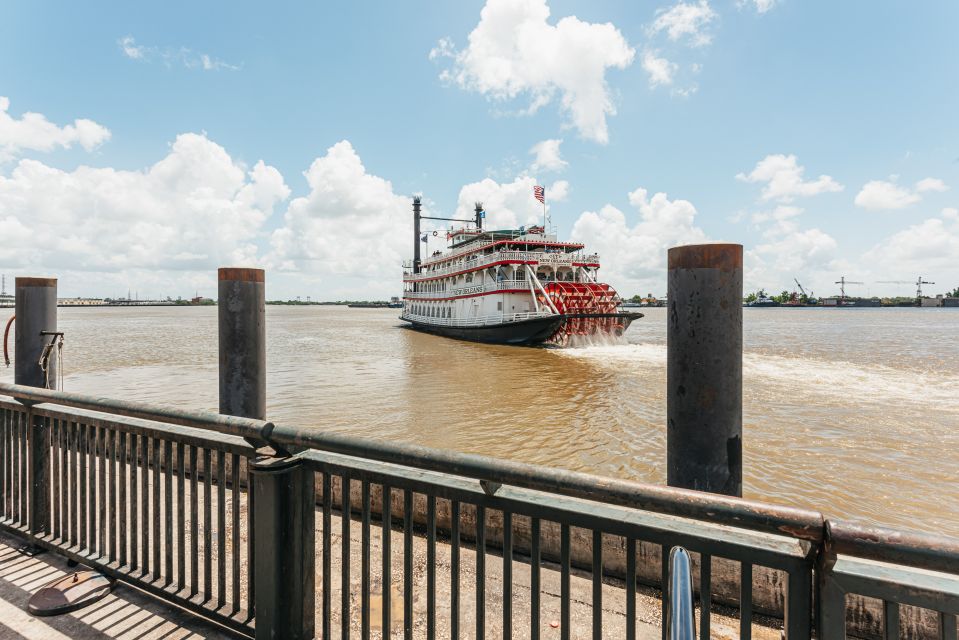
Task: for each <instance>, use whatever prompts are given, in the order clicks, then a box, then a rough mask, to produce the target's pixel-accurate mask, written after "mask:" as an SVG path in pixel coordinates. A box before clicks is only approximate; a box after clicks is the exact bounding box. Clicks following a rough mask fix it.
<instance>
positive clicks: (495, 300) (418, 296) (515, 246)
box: [400, 198, 643, 346]
mask: <svg viewBox="0 0 959 640" xmlns="http://www.w3.org/2000/svg"><path fill="white" fill-rule="evenodd" d="M420 207H421V202H420V198H414V200H413V235H414V240H413V260H412V261H411V262H408V263H405V264H404V265H403V267H404V271H403V289H404V291H403V312H402V315H401V316H400V319H401V320H404V321H406V322H409V323H410V325H411V326H412V328H414V329H417V330H420V331H427V332H430V333H435V334H439V335H443V336H448V337H452V338H460V339H464V340H474V341H477V342H489V343H498V344H516V345H535V344H543V343H548V344H554V345H559V346H565V345H567V344H569V342H570V341H572V340H575V339H576V338H577V337H578V336H588V337H595V336H619V335H622V333H623V332H624V331H626V329H627V328H628V327H629V325H630V323H631V322H632V321H633V320H636V319H638V318H641V317H642V316H643V314H641V313H637V312H629V311H624V310H623V309H622V306H621V305H622V301H621V300H620V298H619V295H618V294H617V293H616V291H615V290H613V288H612V287H611V286H609V285H608V284H604V283H601V282H599V280H598V278H597V272H598V270H599V266H600V265H599V256H598V255H596V254H589V253H586V252H585V251H584V246H583V245H582V244H579V243H575V242H560V241H558V240H557V238H556V236H555V235H551V234H548V233H547V232H546V228H545V225H544V226H531V227H523V228H520V229H513V230H511V229H504V230H496V231H493V230H485V229H483V220H484V218H485V212H484V211H483V206H482V203H476V208H475V213H476V218H475V220H469V221H465V220H459V219H453V218H435V217H429V216H424V215H422V213H421V208H420ZM423 219H428V220H449V221H453V222H459V223H465V224H464V225H463V226H461V227H459V228H456V227H454V228H451V229H450V230H449V231H447V232H444V233H445V235H446V239H447V241H448V247H447V249H446V250H445V251H436V252H434V253H433V254H432V255H431V256H429V257H428V258H427V259H425V260H421V257H420V247H421V245H422V244H423V242H424V240H425V239H426V237H428V236H425V235H421V230H420V225H421V220H423ZM432 233H433V235H434V236H436V235H438V234H439V233H440V232H438V231H434V232H432Z"/></svg>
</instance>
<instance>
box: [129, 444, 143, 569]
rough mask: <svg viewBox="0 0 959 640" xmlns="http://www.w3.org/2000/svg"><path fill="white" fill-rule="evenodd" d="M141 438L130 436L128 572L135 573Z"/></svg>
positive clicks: (137, 557) (137, 559) (138, 529)
mask: <svg viewBox="0 0 959 640" xmlns="http://www.w3.org/2000/svg"><path fill="white" fill-rule="evenodd" d="M142 440H143V436H139V435H137V434H135V433H131V434H130V571H136V569H137V565H138V564H139V557H140V554H139V550H138V549H137V534H138V533H139V531H140V526H139V523H138V522H137V520H138V518H137V516H138V515H139V511H140V506H139V505H140V500H138V499H137V495H138V494H137V481H138V479H139V477H140V442H142Z"/></svg>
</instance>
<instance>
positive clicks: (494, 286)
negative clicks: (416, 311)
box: [403, 280, 529, 300]
mask: <svg viewBox="0 0 959 640" xmlns="http://www.w3.org/2000/svg"><path fill="white" fill-rule="evenodd" d="M509 289H523V290H524V291H527V292H528V291H529V281H527V280H499V281H497V282H490V283H487V284H477V285H468V286H464V287H456V288H455V289H445V290H443V291H407V292H406V293H404V294H403V297H404V298H406V299H407V300H414V299H422V298H440V299H442V298H451V297H455V296H462V295H469V294H473V293H488V292H490V291H503V290H509Z"/></svg>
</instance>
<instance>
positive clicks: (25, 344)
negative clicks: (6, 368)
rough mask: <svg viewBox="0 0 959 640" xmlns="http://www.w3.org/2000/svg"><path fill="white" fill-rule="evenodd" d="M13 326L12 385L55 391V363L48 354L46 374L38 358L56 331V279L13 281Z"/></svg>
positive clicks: (52, 355) (53, 358) (20, 279)
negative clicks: (14, 289) (14, 320)
mask: <svg viewBox="0 0 959 640" xmlns="http://www.w3.org/2000/svg"><path fill="white" fill-rule="evenodd" d="M14 305H15V309H14V313H15V314H16V317H17V319H16V322H15V323H14V328H15V329H14V359H15V363H14V367H15V368H14V373H13V379H14V382H16V384H23V385H27V386H30V387H41V388H50V389H56V388H57V375H56V374H57V371H58V365H59V362H57V358H56V354H55V353H53V354H49V355H50V357H49V358H48V359H47V362H48V366H47V371H46V372H44V370H43V368H42V367H41V366H40V357H41V356H42V355H43V351H44V349H45V348H46V346H47V345H48V344H50V343H51V341H54V340H55V336H53V335H44V334H41V333H40V332H41V331H43V332H46V333H52V332H56V330H57V279H56V278H17V280H16V295H15V302H14Z"/></svg>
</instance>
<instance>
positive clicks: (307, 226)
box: [267, 140, 413, 294]
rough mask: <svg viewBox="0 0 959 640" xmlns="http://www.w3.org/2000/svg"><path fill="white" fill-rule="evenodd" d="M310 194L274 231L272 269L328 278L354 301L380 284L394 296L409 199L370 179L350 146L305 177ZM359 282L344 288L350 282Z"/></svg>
mask: <svg viewBox="0 0 959 640" xmlns="http://www.w3.org/2000/svg"><path fill="white" fill-rule="evenodd" d="M303 175H304V176H306V181H307V184H308V185H309V187H310V192H309V193H308V194H307V195H306V196H303V197H300V198H295V199H293V200H292V201H290V204H289V207H288V208H287V210H286V213H285V214H284V222H283V226H282V227H281V228H279V229H277V230H276V231H274V232H273V234H272V237H271V239H270V245H271V251H270V254H269V255H268V258H267V263H268V264H269V265H270V266H271V267H273V268H276V269H280V270H283V271H293V272H302V273H306V274H310V275H311V276H313V277H314V278H326V279H327V280H326V282H324V285H325V286H328V287H331V288H339V290H343V291H345V292H347V293H349V292H350V291H351V290H352V292H353V293H354V294H356V293H357V292H358V291H360V290H363V289H366V288H367V287H368V286H369V285H368V283H369V282H376V281H379V283H380V284H379V285H378V286H377V287H376V289H377V290H378V291H380V292H388V291H391V290H394V289H396V287H397V286H398V284H397V283H398V282H399V279H400V265H401V263H402V261H403V260H404V259H405V258H408V257H410V253H411V251H412V249H411V248H410V245H411V242H412V240H411V237H412V226H411V225H412V219H413V217H412V204H411V202H412V198H411V197H410V196H405V195H399V194H396V193H394V191H393V186H392V184H391V183H390V182H389V181H388V180H384V179H383V178H381V177H379V176H376V175H373V174H371V173H368V172H367V170H366V167H365V166H363V162H362V161H361V160H360V156H359V155H358V154H357V153H356V151H355V150H354V149H353V145H351V144H350V142H349V141H347V140H343V141H341V142H338V143H336V144H335V145H333V146H332V147H330V148H329V149H327V150H326V155H324V156H322V157H320V158H317V159H316V160H314V161H313V163H312V164H311V165H310V168H309V169H308V170H307V171H305V172H304V174H303ZM349 278H352V279H355V280H353V281H352V282H353V283H354V285H355V286H354V285H351V286H346V285H347V284H348V281H347V280H345V279H349Z"/></svg>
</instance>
